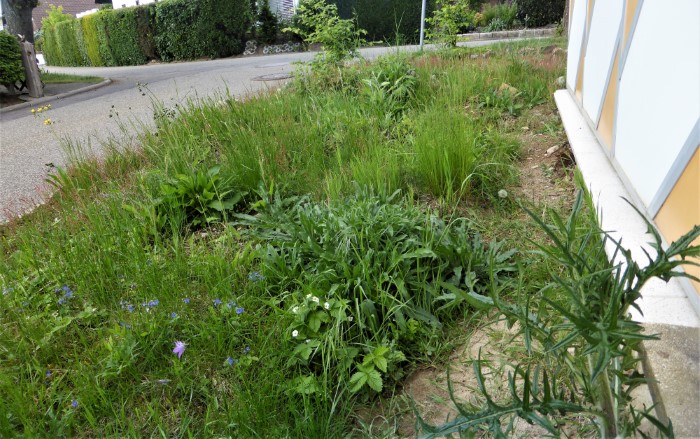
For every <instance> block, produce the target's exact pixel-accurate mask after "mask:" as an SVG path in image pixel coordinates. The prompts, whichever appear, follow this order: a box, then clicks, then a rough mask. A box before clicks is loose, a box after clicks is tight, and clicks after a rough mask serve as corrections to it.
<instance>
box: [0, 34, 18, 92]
mask: <svg viewBox="0 0 700 439" xmlns="http://www.w3.org/2000/svg"><path fill="white" fill-rule="evenodd" d="M22 78H24V68H23V67H22V50H21V49H20V47H19V42H18V41H17V38H15V37H13V36H12V35H10V34H8V33H7V32H5V31H0V84H14V83H15V82H17V81H19V80H21V79H22Z"/></svg>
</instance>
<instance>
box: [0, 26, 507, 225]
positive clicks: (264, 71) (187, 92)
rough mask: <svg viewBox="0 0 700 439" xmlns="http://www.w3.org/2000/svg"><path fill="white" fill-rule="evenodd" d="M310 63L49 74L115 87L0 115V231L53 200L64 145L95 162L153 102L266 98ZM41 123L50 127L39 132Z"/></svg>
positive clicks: (282, 59) (282, 58)
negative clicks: (42, 108)
mask: <svg viewBox="0 0 700 439" xmlns="http://www.w3.org/2000/svg"><path fill="white" fill-rule="evenodd" d="M501 41H502V40H501ZM494 42H496V41H475V42H468V43H464V45H468V46H481V45H486V44H493V43H494ZM392 50H396V49H395V48H369V49H363V50H362V55H363V56H364V57H365V58H368V59H371V58H375V57H377V56H379V55H382V54H385V53H387V52H389V51H392ZM401 50H402V51H411V50H417V47H416V46H406V47H403V48H401ZM313 56H314V53H308V52H307V53H292V54H279V55H268V56H253V57H239V58H227V59H218V60H211V61H196V62H183V63H170V64H150V65H145V66H136V67H100V68H93V67H76V68H68V67H48V68H47V70H49V71H51V72H57V73H72V74H78V75H95V76H101V77H105V78H111V79H112V80H113V82H112V84H110V85H108V86H105V87H102V88H99V89H97V90H93V91H89V92H85V93H79V94H77V95H74V96H70V97H67V98H64V99H59V100H55V101H53V102H51V106H52V109H51V110H50V111H49V112H48V113H47V114H46V116H42V117H34V116H32V114H31V113H30V110H29V109H27V108H23V109H18V110H13V111H9V112H6V113H3V114H1V115H0V223H2V222H3V221H5V220H7V219H8V218H11V217H13V216H15V215H18V214H21V213H23V212H27V211H30V210H32V209H34V208H35V207H36V206H37V205H38V204H40V203H42V202H43V201H44V200H45V199H46V197H48V196H49V195H50V192H49V186H48V185H47V184H46V182H45V178H46V176H47V174H48V171H49V169H50V168H49V166H47V164H50V163H51V164H54V165H56V166H62V165H65V164H66V163H67V156H66V153H65V151H66V145H67V144H73V145H75V144H80V145H84V146H87V147H88V148H89V149H90V150H91V151H92V152H93V153H95V154H97V155H99V153H100V151H101V144H102V143H103V142H105V141H106V140H110V139H111V140H114V141H116V142H118V144H119V145H122V146H129V145H130V144H131V143H132V142H133V138H134V135H135V134H136V133H137V132H139V131H142V130H144V129H149V128H150V127H152V126H153V106H152V100H151V99H157V100H159V101H161V102H163V103H164V105H165V106H166V107H170V106H174V105H175V104H176V103H182V102H186V101H188V100H189V99H201V98H212V97H213V98H215V97H217V96H223V95H225V94H226V93H227V90H228V93H230V94H231V95H233V96H241V95H245V94H247V93H253V92H257V91H260V90H265V89H266V88H270V87H276V86H278V85H279V84H280V81H270V82H263V81H254V80H253V78H256V77H259V76H262V75H269V74H274V73H290V72H293V71H294V69H295V68H296V67H295V65H294V64H293V63H294V62H298V61H308V60H310V59H311V58H312V57H313ZM144 92H146V96H143V93H144ZM110 115H112V117H110ZM46 117H50V118H51V120H52V121H54V123H53V124H52V125H48V126H47V125H44V123H43V122H44V119H45V118H46ZM69 139H70V142H69V141H68V140H69Z"/></svg>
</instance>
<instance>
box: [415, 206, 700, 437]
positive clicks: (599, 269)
mask: <svg viewBox="0 0 700 439" xmlns="http://www.w3.org/2000/svg"><path fill="white" fill-rule="evenodd" d="M583 200H584V198H583V195H582V194H581V193H579V195H578V197H577V199H576V202H575V204H574V206H573V209H572V212H571V214H570V215H569V217H568V218H566V219H564V218H562V217H560V216H559V215H558V214H557V213H555V212H553V211H552V212H551V213H550V220H551V224H550V223H547V222H545V220H543V219H541V218H540V217H539V216H538V215H536V214H534V213H533V212H532V211H530V210H528V209H525V210H526V211H527V213H528V214H529V215H530V216H531V217H532V219H533V220H534V221H535V222H536V223H537V224H538V225H539V226H540V227H541V228H542V230H543V231H544V232H545V233H546V235H547V236H548V237H549V239H550V240H551V245H541V244H536V245H537V247H538V248H539V250H538V253H540V254H541V255H542V256H543V257H544V258H545V259H547V260H549V261H551V262H553V264H552V265H553V266H555V267H557V268H558V270H557V272H552V273H550V275H551V279H552V281H551V282H550V283H548V284H547V285H545V286H544V287H543V288H542V289H541V290H540V291H539V292H538V294H537V296H536V297H528V298H527V299H526V300H525V303H521V304H517V305H512V304H508V303H506V302H505V301H503V300H501V299H500V298H499V295H498V291H501V290H503V288H504V287H496V288H493V289H492V290H491V292H490V296H485V295H475V294H474V293H473V292H471V293H469V294H470V299H471V302H474V303H476V304H479V305H480V306H481V307H482V308H492V309H495V310H496V311H497V312H498V314H499V316H500V317H501V318H503V317H505V318H506V319H507V320H508V322H509V323H510V324H511V325H514V327H516V328H518V331H519V335H520V336H521V337H522V340H523V341H524V343H525V347H526V350H527V353H528V354H529V355H528V358H527V359H525V360H523V361H522V362H521V363H519V364H517V365H515V366H514V370H513V373H512V374H510V375H509V378H508V384H509V387H510V391H511V397H512V400H511V401H510V402H508V403H497V402H495V401H494V400H493V399H492V397H491V396H490V395H489V393H488V391H487V386H486V385H485V383H484V375H483V373H482V371H481V363H482V361H481V358H479V360H478V361H476V362H475V364H474V369H475V373H476V376H477V382H478V385H479V389H480V391H481V393H482V395H483V396H484V398H485V405H484V407H481V408H476V409H474V408H468V407H465V406H464V405H461V404H458V403H457V402H456V401H455V400H454V397H453V401H455V404H456V406H457V409H458V411H459V416H458V417H457V418H455V419H454V420H452V421H450V422H448V423H445V424H443V425H441V426H432V425H429V424H427V423H426V422H425V421H424V420H423V419H421V418H420V415H418V422H419V424H420V425H421V427H422V429H423V432H424V435H423V436H422V437H423V438H433V437H439V436H443V435H447V434H451V433H455V432H468V431H474V430H476V429H479V430H481V429H486V430H488V431H490V432H491V433H492V434H494V435H496V437H506V435H507V434H508V433H511V432H512V428H513V421H514V419H515V418H516V417H519V418H522V419H525V420H526V421H527V422H529V423H534V424H537V425H539V426H541V427H543V428H545V429H547V430H548V431H549V432H550V433H551V434H552V435H554V436H559V433H558V429H557V416H559V417H560V419H561V416H562V415H564V414H581V415H587V416H589V417H593V418H594V419H595V420H596V424H597V426H598V428H599V430H600V436H601V437H603V438H617V437H629V436H632V435H635V434H640V435H641V436H642V437H646V433H645V432H644V431H642V430H641V429H640V425H641V423H642V421H643V420H644V419H646V420H648V421H649V422H650V423H651V424H652V425H653V426H654V427H656V428H657V430H658V433H659V435H661V436H664V437H673V426H672V424H671V422H670V421H668V423H663V422H662V421H660V420H659V419H657V418H656V417H655V416H654V415H653V414H652V412H651V411H652V409H653V408H646V409H644V410H638V409H636V408H635V407H634V406H633V405H632V403H633V401H632V396H631V392H632V391H633V390H634V389H635V388H637V387H638V386H640V385H644V384H645V383H646V382H647V380H646V378H645V377H644V375H643V374H642V373H641V372H640V371H639V367H638V366H639V361H640V360H639V358H638V356H637V355H635V354H636V353H637V352H639V351H640V348H641V346H640V343H641V342H642V341H643V340H651V339H655V338H656V337H655V336H654V335H646V334H644V333H643V328H642V325H641V324H640V323H639V322H636V321H634V320H632V318H631V317H630V315H629V313H628V311H629V308H630V307H635V308H637V309H639V307H638V305H637V304H636V301H637V300H638V299H639V298H640V297H641V289H642V287H643V286H644V284H645V283H646V282H647V281H649V280H650V279H652V278H654V277H658V278H660V279H662V280H664V281H668V280H669V279H671V278H672V277H688V278H692V279H696V278H694V277H693V276H691V275H689V274H687V273H685V272H683V271H680V270H677V268H679V267H681V266H683V265H696V266H697V265H698V264H697V263H696V262H693V261H692V260H691V259H689V258H697V257H698V256H700V246H697V245H692V242H693V241H694V240H695V239H696V238H697V237H698V236H700V226H695V227H694V228H693V229H692V230H691V231H689V232H688V233H686V234H685V235H683V236H682V237H681V238H679V239H678V240H677V241H675V242H673V243H672V244H671V245H670V246H668V248H666V249H664V248H663V247H662V239H661V236H660V235H659V233H658V232H657V231H656V230H655V229H654V227H653V226H652V225H651V223H649V222H648V221H647V220H646V219H645V221H646V222H647V225H648V229H649V233H650V234H651V235H652V236H653V238H654V241H653V242H652V243H651V247H652V248H653V250H654V251H655V252H656V254H655V255H652V254H650V253H646V256H647V261H645V262H646V265H642V264H640V263H639V262H637V261H635V260H634V259H633V258H632V254H631V252H630V250H628V249H625V248H624V247H623V246H622V244H621V242H620V240H616V239H615V238H613V237H612V236H611V234H610V233H609V232H606V231H603V230H601V229H600V228H599V227H598V225H597V223H596V222H595V220H593V221H586V215H584V212H583V207H584V202H583ZM638 212H639V211H638ZM640 215H641V213H640ZM642 217H643V216H642ZM609 244H612V246H613V248H614V252H613V254H612V256H611V258H610V259H608V257H607V256H606V253H605V248H606V245H609ZM610 261H622V262H621V263H618V262H610ZM511 287H512V285H511ZM505 288H508V287H505ZM463 294H466V293H463ZM475 296H479V297H475ZM477 299H478V300H477ZM516 322H517V325H515V323H516ZM538 348H539V349H538ZM536 350H540V351H541V352H535V351H536ZM450 394H451V395H453V392H452V387H451V385H450Z"/></svg>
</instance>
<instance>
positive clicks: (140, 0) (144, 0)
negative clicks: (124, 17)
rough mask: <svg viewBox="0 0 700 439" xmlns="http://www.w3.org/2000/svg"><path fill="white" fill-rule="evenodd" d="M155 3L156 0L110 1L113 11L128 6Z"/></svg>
mask: <svg viewBox="0 0 700 439" xmlns="http://www.w3.org/2000/svg"><path fill="white" fill-rule="evenodd" d="M155 2H156V0H112V7H113V8H114V9H121V8H128V7H130V6H140V5H147V4H149V3H155Z"/></svg>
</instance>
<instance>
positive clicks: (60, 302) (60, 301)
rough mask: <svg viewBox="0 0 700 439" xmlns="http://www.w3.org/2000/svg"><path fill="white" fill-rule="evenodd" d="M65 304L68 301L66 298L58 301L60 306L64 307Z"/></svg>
mask: <svg viewBox="0 0 700 439" xmlns="http://www.w3.org/2000/svg"><path fill="white" fill-rule="evenodd" d="M64 303H66V299H64V298H61V299H58V304H59V305H63V304H64Z"/></svg>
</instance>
